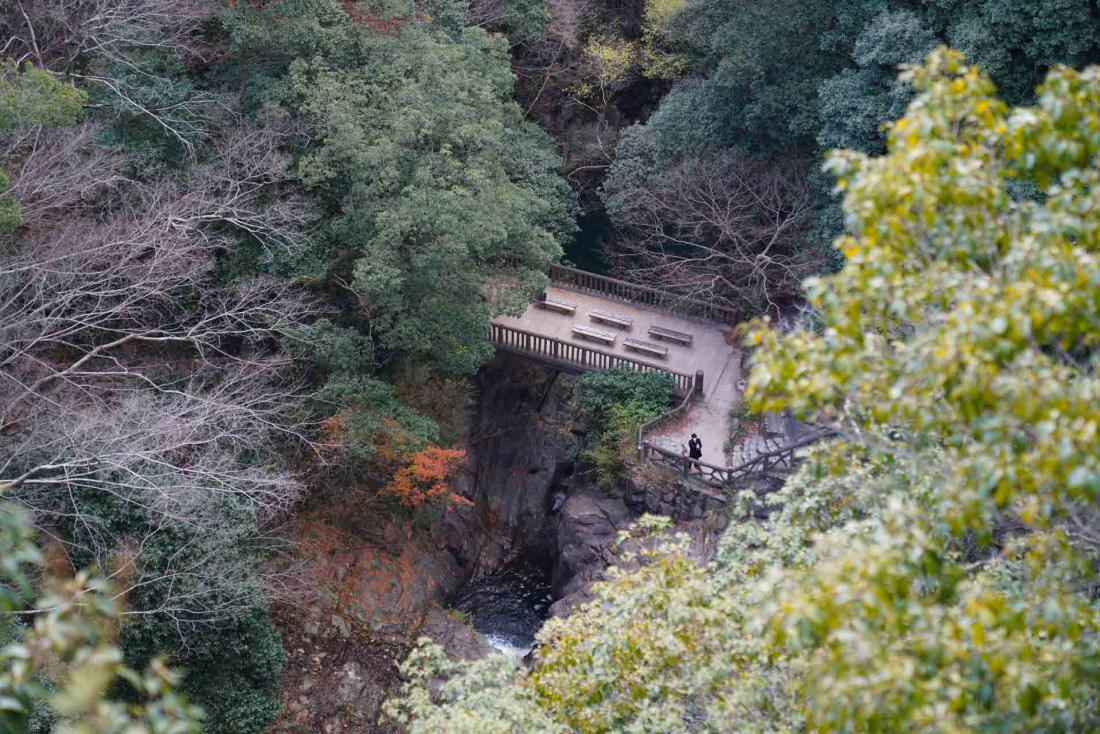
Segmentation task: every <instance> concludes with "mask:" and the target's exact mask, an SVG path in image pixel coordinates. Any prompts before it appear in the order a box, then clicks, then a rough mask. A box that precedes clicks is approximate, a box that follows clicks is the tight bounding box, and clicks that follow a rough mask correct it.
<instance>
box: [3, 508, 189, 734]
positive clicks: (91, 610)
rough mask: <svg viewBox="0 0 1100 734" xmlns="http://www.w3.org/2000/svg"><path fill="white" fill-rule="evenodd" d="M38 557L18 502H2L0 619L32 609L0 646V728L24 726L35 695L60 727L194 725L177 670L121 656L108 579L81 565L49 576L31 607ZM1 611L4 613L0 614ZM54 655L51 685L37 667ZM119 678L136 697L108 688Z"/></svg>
mask: <svg viewBox="0 0 1100 734" xmlns="http://www.w3.org/2000/svg"><path fill="white" fill-rule="evenodd" d="M42 563H43V557H42V553H41V551H39V549H38V547H37V546H36V545H35V544H34V533H33V531H32V530H31V525H30V522H29V520H28V518H27V517H26V515H25V513H24V512H23V510H22V508H20V507H18V506H17V505H15V504H13V503H12V502H10V501H7V500H5V501H3V502H2V503H0V621H3V622H10V621H11V619H12V615H13V614H16V613H18V614H20V615H31V616H30V617H29V618H30V619H32V620H33V624H32V625H31V626H29V627H26V628H23V629H21V631H20V633H19V635H18V639H17V640H15V641H13V642H10V643H9V644H7V645H6V646H4V647H3V649H0V729H3V731H5V732H12V733H13V734H18V733H19V732H25V731H27V728H28V725H29V723H30V718H31V715H32V713H33V712H34V707H35V703H36V701H42V700H46V701H47V702H48V703H49V705H50V706H51V708H52V709H53V710H54V712H56V713H57V714H59V715H61V716H63V717H65V719H63V720H62V723H61V724H60V725H59V727H58V728H57V731H63V732H87V733H88V734H92V732H96V733H97V734H108V733H112V732H117V733H118V734H122V732H127V733H131V732H132V733H133V734H167V733H168V732H179V733H180V734H187V733H189V732H196V733H197V732H200V731H202V727H201V726H200V721H201V719H202V717H203V713H202V710H201V709H198V708H196V707H194V706H191V705H190V704H188V703H187V699H186V698H185V697H183V696H181V695H179V694H177V693H175V692H174V687H175V686H177V685H178V684H179V681H180V676H179V675H178V673H175V672H173V671H171V670H169V669H168V668H167V667H165V665H164V661H163V659H161V658H155V659H153V660H151V661H150V662H149V664H148V667H147V668H146V669H145V672H144V673H143V674H142V673H137V672H136V671H134V670H132V669H131V668H128V667H125V666H124V665H123V664H122V655H121V653H120V652H119V650H118V648H117V647H115V646H114V645H112V643H111V627H112V626H113V625H114V624H116V623H117V617H118V613H119V608H118V605H117V603H116V596H115V595H114V594H113V592H112V589H111V586H110V585H109V584H108V583H107V582H106V581H105V580H103V579H101V578H97V577H93V576H91V575H90V574H89V573H88V572H86V571H81V572H79V573H78V574H77V575H76V576H75V578H73V579H71V580H68V581H63V582H62V581H55V582H52V583H51V591H50V592H49V593H48V594H47V595H45V596H43V597H41V598H39V599H38V600H37V601H36V602H35V603H34V605H33V607H32V608H31V609H27V608H26V607H27V600H29V599H31V598H33V597H32V594H33V589H32V586H31V583H30V580H29V578H28V576H27V572H28V571H29V570H30V569H31V568H33V567H36V566H41V565H42ZM5 618H7V619H5ZM46 661H53V664H52V665H51V666H50V675H51V676H52V682H53V684H54V688H53V690H52V691H51V690H50V689H49V688H47V687H46V686H45V685H43V681H42V680H41V678H40V677H39V676H41V675H42V671H41V670H40V667H41V666H42V664H43V663H44V662H46ZM115 681H118V682H120V683H123V684H125V685H126V686H127V687H129V688H130V689H131V690H132V692H133V693H135V694H136V695H137V696H138V697H139V700H140V702H139V703H136V704H127V703H126V702H124V701H118V700H114V699H112V698H109V697H108V695H107V691H108V688H109V687H110V686H111V685H112V684H113V683H115Z"/></svg>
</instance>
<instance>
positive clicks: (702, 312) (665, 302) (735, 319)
mask: <svg viewBox="0 0 1100 734" xmlns="http://www.w3.org/2000/svg"><path fill="white" fill-rule="evenodd" d="M549 275H550V281H551V282H552V283H554V284H555V285H559V286H562V287H564V288H569V289H570V290H575V291H580V292H582V293H592V294H595V295H598V296H601V297H603V298H611V299H614V300H617V301H624V302H626V303H636V304H639V305H642V306H647V307H649V308H656V309H661V310H664V311H668V312H670V313H674V314H677V315H679V316H685V317H687V318H691V319H696V320H699V321H709V322H713V323H717V324H727V325H729V326H734V325H736V324H737V323H739V322H740V321H741V316H742V315H741V314H739V313H738V312H737V311H736V310H735V309H732V308H726V307H724V306H716V305H715V304H713V303H707V302H706V301H700V300H698V299H695V298H689V297H688V296H684V295H681V294H678V293H672V292H671V291H663V290H659V289H657V288H650V287H648V286H644V285H638V284H636V283H628V282H626V281H625V280H618V279H617V278H609V277H607V276H606V275H597V274H596V273H589V272H587V271H585V270H578V269H577V268H571V267H568V266H566V265H551V266H550V271H549Z"/></svg>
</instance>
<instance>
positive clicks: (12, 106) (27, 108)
mask: <svg viewBox="0 0 1100 734" xmlns="http://www.w3.org/2000/svg"><path fill="white" fill-rule="evenodd" d="M85 99H86V95H85V94H84V92H82V91H79V90H77V89H74V88H73V87H70V86H67V85H65V84H62V83H61V82H59V81H57V80H56V79H55V78H54V77H53V75H51V74H50V73H49V72H47V71H43V70H42V69H36V68H34V66H33V65H30V64H28V65H27V68H26V69H24V70H22V71H20V70H19V68H18V67H17V65H16V64H15V62H13V61H7V62H5V63H2V64H0V136H2V135H3V134H4V133H7V132H10V131H11V130H14V129H15V128H16V127H18V126H20V125H44V126H46V127H60V126H63V125H72V124H74V123H75V122H76V121H77V120H79V119H80V115H81V113H82V112H83V108H82V105H83V104H84V100H85ZM7 188H8V177H7V175H6V174H5V173H4V172H3V171H0V234H6V233H8V232H11V231H12V230H14V229H15V228H16V227H18V226H19V221H20V207H19V202H18V201H16V200H15V199H14V198H12V197H10V196H5V191H6V189H7Z"/></svg>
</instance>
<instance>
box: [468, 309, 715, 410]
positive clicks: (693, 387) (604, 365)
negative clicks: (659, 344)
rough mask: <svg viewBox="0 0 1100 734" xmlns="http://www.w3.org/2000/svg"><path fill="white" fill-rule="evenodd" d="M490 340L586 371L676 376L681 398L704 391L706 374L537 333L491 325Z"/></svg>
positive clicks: (674, 378)
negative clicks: (627, 370) (689, 372)
mask: <svg viewBox="0 0 1100 734" xmlns="http://www.w3.org/2000/svg"><path fill="white" fill-rule="evenodd" d="M489 341H490V342H491V343H492V344H494V345H496V347H497V348H498V349H503V350H504V351H507V352H515V353H517V354H524V355H528V356H535V357H538V358H540V359H542V360H544V361H547V362H552V363H555V364H557V365H560V366H564V367H566V368H573V369H580V370H582V371H595V370H612V369H615V368H616V367H628V368H630V369H632V370H634V371H635V372H664V373H666V374H669V375H671V376H672V380H673V382H674V383H675V385H676V393H677V394H678V395H691V394H693V393H695V392H696V391H698V393H699V394H702V392H703V373H702V372H701V371H700V372H696V373H695V374H694V375H685V374H684V373H682V372H673V371H672V370H670V369H666V368H664V367H659V366H657V365H653V364H649V363H647V362H641V361H639V360H636V359H631V358H630V357H622V356H620V355H618V354H612V353H610V352H604V351H602V350H600V349H595V348H594V347H589V346H586V345H583V344H577V343H575V342H567V341H562V340H561V339H555V338H554V337H551V336H543V335H541V334H536V333H535V332H533V331H527V330H525V329H517V328H515V327H512V326H503V325H501V324H489Z"/></svg>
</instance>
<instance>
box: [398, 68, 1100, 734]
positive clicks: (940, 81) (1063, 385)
mask: <svg viewBox="0 0 1100 734" xmlns="http://www.w3.org/2000/svg"><path fill="white" fill-rule="evenodd" d="M907 77H908V78H909V80H910V81H911V82H912V83H913V85H914V87H915V89H916V91H917V98H916V99H915V101H914V102H913V103H912V105H911V106H910V107H909V110H908V112H907V113H906V115H905V117H904V118H902V119H901V120H899V121H898V122H897V123H895V124H893V125H892V126H891V127H890V130H889V148H888V152H887V154H886V155H884V156H882V157H879V158H870V157H867V156H864V155H860V154H855V153H846V152H845V153H837V154H834V155H833V156H832V157H831V159H830V162H829V167H830V170H832V171H833V172H834V173H835V174H836V175H837V176H838V179H839V182H840V187H841V189H842V190H843V192H844V194H845V201H844V208H845V212H846V215H847V229H848V232H849V235H848V236H847V237H845V238H842V239H841V240H840V241H839V245H840V246H841V247H842V248H843V250H844V253H845V255H846V256H847V258H848V262H847V265H846V266H845V267H844V269H843V270H842V272H840V273H839V274H838V275H836V276H832V277H829V278H823V279H820V280H817V281H814V282H811V283H809V284H808V292H809V297H810V300H811V302H812V303H813V305H814V306H816V308H817V309H818V314H817V326H818V328H817V329H816V330H815V331H812V332H810V331H798V332H795V333H793V334H790V335H785V336H784V335H780V334H777V333H775V332H773V331H771V330H770V329H768V328H767V327H766V325H764V324H757V325H756V327H755V328H754V329H753V330H752V331H751V332H750V338H751V339H752V341H754V342H755V343H757V344H758V345H759V347H760V348H759V350H758V351H757V353H756V357H755V360H754V371H753V373H752V375H751V377H750V389H749V399H750V408H751V409H753V410H760V411H764V410H767V411H771V410H780V409H792V410H794V411H796V412H798V413H800V414H801V415H802V416H803V417H804V418H806V419H807V420H819V421H827V422H828V423H829V424H830V425H832V426H833V427H834V428H836V429H837V430H838V431H839V432H840V436H841V437H840V438H839V439H837V440H834V441H832V442H831V443H829V444H828V445H824V446H821V447H819V448H818V449H817V451H816V452H815V454H814V456H813V457H812V459H811V460H810V461H808V462H807V463H806V465H805V466H804V467H803V469H802V470H801V471H800V472H799V473H798V474H797V475H796V477H794V478H793V479H792V480H790V481H788V482H787V484H786V486H785V487H784V488H783V490H782V491H780V492H779V493H777V494H776V495H774V496H773V497H771V498H769V500H768V503H769V504H771V505H773V507H771V508H769V509H770V513H769V514H768V515H767V519H766V520H763V521H759V520H754V519H753V518H754V517H755V516H757V515H756V514H755V513H754V512H753V510H754V503H755V502H757V500H756V499H755V495H753V494H752V493H744V496H742V497H739V498H738V502H739V503H740V507H738V508H737V510H739V512H740V514H739V515H738V518H739V520H738V521H735V522H734V523H733V524H732V525H731V526H730V528H729V529H728V530H727V531H726V534H725V536H724V538H723V541H722V547H721V549H720V551H719V554H718V558H717V559H716V561H715V562H714V563H712V564H710V565H708V566H699V565H696V564H695V563H693V562H690V561H688V560H687V559H686V557H685V554H684V549H683V547H682V546H680V547H676V546H675V544H673V545H671V546H670V547H666V548H664V549H662V550H661V552H658V553H657V554H655V555H654V556H653V557H652V558H650V559H648V561H647V562H646V563H644V564H643V566H642V568H641V570H639V571H637V572H632V573H622V574H618V575H615V576H613V578H612V580H611V581H610V583H609V584H607V585H605V586H604V587H603V588H602V589H600V590H599V594H598V597H597V600H596V601H595V602H593V603H592V604H591V605H589V606H587V607H586V608H583V609H582V610H581V611H579V612H577V613H575V614H573V615H572V616H570V617H568V618H566V619H564V620H553V621H551V622H550V623H548V624H547V625H546V627H545V628H544V630H543V631H542V633H541V634H540V638H539V639H540V642H541V643H542V646H541V647H540V650H539V661H540V662H539V663H538V665H537V666H536V668H535V669H534V670H533V671H532V672H530V673H527V674H525V673H522V672H520V671H514V672H502V671H501V670H500V667H502V666H494V665H493V664H492V663H491V662H489V663H480V664H477V665H473V666H470V667H468V668H463V667H462V666H459V667H458V668H456V667H455V666H453V665H452V664H449V663H444V662H442V660H441V658H440V657H439V656H440V653H438V651H433V650H432V649H431V648H426V649H422V650H420V651H418V652H417V654H416V655H415V656H414V657H413V658H411V659H410V661H409V663H407V666H406V670H407V671H409V673H410V674H411V675H412V676H413V678H412V682H411V683H410V685H409V687H408V689H407V696H406V698H405V699H404V700H403V702H400V703H399V704H398V705H397V708H398V709H399V710H400V711H401V712H403V713H404V714H405V715H411V716H413V717H415V720H414V721H413V722H412V731H414V732H428V731H452V732H454V731H470V732H474V731H478V732H518V731H536V730H537V731H550V732H554V731H570V732H606V731H635V732H641V731H653V732H669V731H720V732H726V731H768V732H771V731H816V732H829V731H835V732H862V731H870V732H969V731H998V732H1039V731H1048V732H1065V731H1097V730H1100V609H1098V606H1097V602H1096V600H1095V599H1094V598H1092V597H1090V592H1089V589H1090V588H1093V589H1094V588H1096V584H1097V579H1096V569H1097V568H1098V567H1100V566H1098V565H1097V559H1098V557H1100V546H1098V543H1097V541H1096V540H1095V538H1096V537H1097V527H1098V526H1100V518H1098V514H1100V513H1097V511H1096V507H1097V499H1098V495H1100V448H1098V447H1100V436H1098V426H1100V381H1098V379H1097V376H1096V366H1097V353H1098V351H1097V350H1098V347H1100V345H1098V343H1097V342H1098V340H1100V261H1098V250H1100V207H1098V206H1097V200H1098V199H1100V187H1098V184H1100V167H1098V166H1097V155H1098V154H1100V68H1093V69H1088V70H1086V71H1083V72H1074V71H1072V70H1069V69H1062V68H1056V69H1054V70H1052V71H1051V73H1050V75H1049V77H1048V79H1047V81H1046V83H1045V84H1044V85H1043V87H1042V88H1041V89H1040V93H1039V98H1038V104H1037V105H1036V106H1035V107H1034V108H1026V109H1015V110H1009V109H1007V107H1006V106H1005V105H1004V104H1002V103H1001V102H999V101H998V100H997V99H996V97H995V96H994V90H993V88H992V85H991V84H990V82H989V81H988V79H986V78H985V77H983V76H982V75H981V74H979V73H978V71H977V70H975V69H973V68H970V67H967V66H966V65H965V63H964V61H963V59H962V58H961V56H959V55H958V54H955V53H953V52H949V51H946V50H940V51H937V52H935V53H933V54H932V55H931V56H930V57H929V60H928V63H927V65H926V66H923V67H920V68H915V69H912V70H910V71H908V72H907ZM1029 186H1030V187H1032V188H1033V189H1034V188H1036V187H1037V189H1038V195H1037V196H1036V197H1035V198H1034V200H1032V199H1027V198H1024V197H1020V196H1018V195H1014V193H1016V192H1019V191H1026V190H1027V189H1028V187H1029ZM1090 538H1091V540H1090ZM437 672H443V673H446V674H452V678H451V680H450V682H449V683H448V685H447V686H446V687H444V689H443V692H442V693H443V696H442V699H438V698H437V699H434V700H433V699H432V698H431V696H430V695H429V693H428V685H427V682H428V680H429V679H430V676H431V675H433V674H435V673H437ZM525 727H526V728H525Z"/></svg>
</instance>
